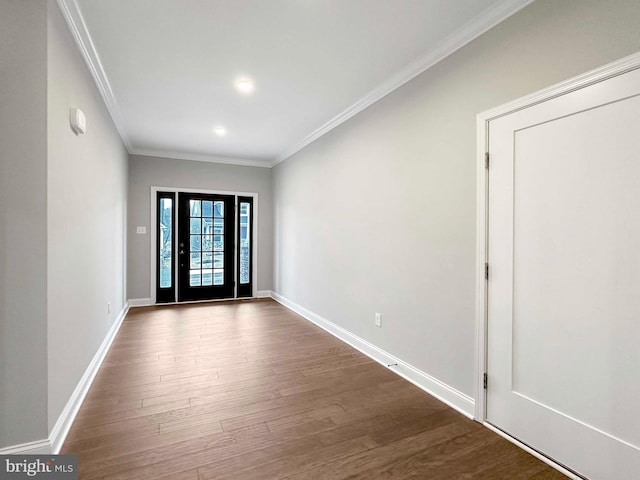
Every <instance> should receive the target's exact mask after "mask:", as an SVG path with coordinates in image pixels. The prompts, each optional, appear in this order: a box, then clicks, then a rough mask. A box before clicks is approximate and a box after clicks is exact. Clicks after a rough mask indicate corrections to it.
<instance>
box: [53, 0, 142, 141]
mask: <svg viewBox="0 0 640 480" xmlns="http://www.w3.org/2000/svg"><path fill="white" fill-rule="evenodd" d="M58 7H59V8H60V11H61V12H62V16H63V17H64V19H65V20H66V22H67V25H68V26H69V30H70V31H71V35H73V38H74V39H75V41H76V44H77V45H78V48H79V49H80V53H81V54H82V57H83V58H84V61H85V63H86V64H87V67H88V68H89V71H90V72H91V76H92V77H93V80H94V81H95V82H96V87H97V88H98V91H99V92H100V95H101V96H102V99H103V100H104V103H105V105H106V107H107V110H108V111H109V114H110V115H111V119H112V120H113V123H114V125H115V126H116V129H117V130H118V133H119V134H120V138H121V139H122V143H124V145H125V147H126V148H127V150H128V151H129V152H131V146H132V145H131V142H130V141H129V137H128V136H127V132H126V130H125V128H124V122H123V121H122V115H121V114H120V108H119V107H118V102H117V101H116V97H115V95H114V94H113V90H112V89H111V84H110V83H109V79H108V78H107V74H106V73H105V71H104V68H103V66H102V61H101V60H100V55H98V51H97V50H96V47H95V45H94V44H93V40H92V39H91V35H90V34H89V30H88V29H87V25H86V23H85V21H84V17H83V16H82V11H81V10H80V6H79V5H78V3H77V2H76V0H58Z"/></svg>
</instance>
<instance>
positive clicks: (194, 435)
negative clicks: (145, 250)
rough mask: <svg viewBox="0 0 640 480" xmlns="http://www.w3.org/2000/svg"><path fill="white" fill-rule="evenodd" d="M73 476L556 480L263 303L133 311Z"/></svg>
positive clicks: (83, 417) (97, 396)
mask: <svg viewBox="0 0 640 480" xmlns="http://www.w3.org/2000/svg"><path fill="white" fill-rule="evenodd" d="M61 453H75V454H78V455H79V470H80V478H81V479H86V480H89V479H110V480H117V479H136V480H144V479H175V480H197V479H203V480H204V479H216V480H223V479H261V480H263V479H277V478H289V479H345V478H350V479H378V478H380V479H385V478H393V479H403V480H407V479H430V480H439V479H446V480H450V479H509V480H515V479H529V480H543V479H566V477H564V476H563V475H561V474H560V473H558V472H557V471H555V470H553V469H551V468H550V467H548V466H547V465H545V464H544V463H542V462H540V461H539V460H537V459H535V458H534V457H533V456H531V455H529V454H527V453H526V452H524V451H522V450H520V449H519V448H517V447H515V446H514V445H512V444H511V443H509V442H507V441H506V440H504V439H502V438H501V437H499V436H498V435H496V434H494V433H493V432H491V431H489V430H488V429H486V428H484V427H483V426H482V425H480V424H478V423H476V422H473V421H471V420H469V419H467V418H466V417H464V416H463V415H461V414H459V413H457V412H456V411H454V410H452V409H451V408H449V407H447V406H446V405H444V404H443V403H441V402H439V401H438V400H436V399H434V398H433V397H431V396H429V395H427V394H426V393H424V392H423V391H422V390H420V389H418V388H417V387H415V386H413V385H412V384H410V383H408V382H406V381H405V380H403V379H401V378H400V377H398V376H397V375H395V374H393V373H392V372H390V371H389V370H387V369H386V368H384V367H383V366H381V365H379V364H377V363H376V362H374V361H372V360H370V359H369V358H367V357H366V356H364V355H363V354H361V353H360V352H358V351H356V350H354V349H353V348H351V347H350V346H348V345H346V344H344V343H342V342H341V341H340V340H337V339H336V338H334V337H332V336H331V335H329V334H328V333H326V332H324V331H323V330H321V329H320V328H318V327H316V326H315V325H313V324H311V323H309V322H307V321H306V320H304V319H302V318H301V317H299V316H298V315H296V314H294V313H292V312H290V311H289V310H287V309H286V308H284V307H282V306H280V305H279V304H277V303H275V302H274V301H271V300H266V301H245V302H225V303H210V304H192V305H181V306H165V307H146V308H134V309H131V311H130V312H129V314H128V315H127V318H126V319H125V320H124V323H123V325H122V327H121V329H120V332H119V334H118V336H117V338H116V340H115V341H114V343H113V346H112V348H111V351H110V352H109V354H108V356H107V358H106V359H105V361H104V363H103V365H102V367H101V369H100V371H99V373H98V375H97V377H96V379H95V381H94V383H93V386H92V387H91V390H90V391H89V393H88V395H87V397H86V399H85V401H84V404H83V405H82V408H81V410H80V412H79V413H78V416H77V418H76V420H75V422H74V424H73V426H72V428H71V431H70V432H69V435H68V437H67V440H66V442H65V444H64V446H63V448H62V452H61Z"/></svg>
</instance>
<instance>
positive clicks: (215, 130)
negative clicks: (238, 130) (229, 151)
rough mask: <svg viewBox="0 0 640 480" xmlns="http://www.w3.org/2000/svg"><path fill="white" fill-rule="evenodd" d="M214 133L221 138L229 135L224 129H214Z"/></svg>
mask: <svg viewBox="0 0 640 480" xmlns="http://www.w3.org/2000/svg"><path fill="white" fill-rule="evenodd" d="M213 133H215V134H216V135H218V136H219V137H224V136H225V135H226V134H227V129H226V128H224V127H214V129H213Z"/></svg>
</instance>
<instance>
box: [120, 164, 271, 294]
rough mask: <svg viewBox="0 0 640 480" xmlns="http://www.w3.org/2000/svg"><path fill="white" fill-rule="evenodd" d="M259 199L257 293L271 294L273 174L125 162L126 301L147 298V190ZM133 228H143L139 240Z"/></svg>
mask: <svg viewBox="0 0 640 480" xmlns="http://www.w3.org/2000/svg"><path fill="white" fill-rule="evenodd" d="M152 186H156V187H161V186H162V187H180V188H194V189H198V188H199V189H203V190H225V191H231V192H252V193H254V192H255V193H258V279H257V284H256V287H255V288H256V289H257V290H271V285H272V278H273V217H272V198H271V197H272V193H271V170H270V169H268V168H260V167H243V166H237V165H225V164H216V163H207V162H194V161H190V160H175V159H168V158H157V157H147V156H141V155H132V156H131V157H130V159H129V214H128V231H129V238H128V244H127V249H128V277H127V279H128V280H127V285H128V287H127V288H128V295H127V298H129V299H138V298H144V299H148V298H150V297H151V288H150V285H151V284H150V268H151V267H150V261H151V260H150V256H151V251H150V248H151V240H150V238H151V235H150V230H151V223H150V220H151V205H150V199H151V187H152ZM136 226H146V227H147V234H146V235H137V234H136Z"/></svg>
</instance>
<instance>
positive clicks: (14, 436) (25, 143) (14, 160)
mask: <svg viewBox="0 0 640 480" xmlns="http://www.w3.org/2000/svg"><path fill="white" fill-rule="evenodd" d="M46 22H47V5H46V3H44V2H25V1H24V0H0V448H2V447H6V446H9V445H15V444H20V443H26V442H30V441H34V440H40V439H42V438H45V437H46V435H47V423H46V418H47V363H46V362H47V336H46V335H47V329H46V298H47V297H46V293H47V292H46V280H47V262H46V249H47V217H46V198H47V164H46V161H47V110H46V107H47V105H46V93H47V88H46V87H47V84H46V82H47V71H46V68H47V36H46Z"/></svg>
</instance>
